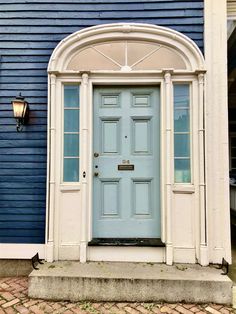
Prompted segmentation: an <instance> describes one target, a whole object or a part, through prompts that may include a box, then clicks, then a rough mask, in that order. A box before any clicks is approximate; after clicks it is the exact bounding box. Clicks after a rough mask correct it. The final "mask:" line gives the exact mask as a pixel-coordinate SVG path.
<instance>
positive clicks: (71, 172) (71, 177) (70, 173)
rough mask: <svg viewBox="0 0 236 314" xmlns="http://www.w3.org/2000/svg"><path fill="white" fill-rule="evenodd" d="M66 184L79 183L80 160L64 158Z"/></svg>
mask: <svg viewBox="0 0 236 314" xmlns="http://www.w3.org/2000/svg"><path fill="white" fill-rule="evenodd" d="M63 177H64V178H63V179H64V180H63V181H64V182H78V181H79V158H64V176H63Z"/></svg>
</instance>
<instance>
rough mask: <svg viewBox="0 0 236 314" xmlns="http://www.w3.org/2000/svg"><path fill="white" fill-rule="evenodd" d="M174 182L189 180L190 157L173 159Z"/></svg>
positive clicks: (186, 181) (187, 181) (188, 181)
mask: <svg viewBox="0 0 236 314" xmlns="http://www.w3.org/2000/svg"><path fill="white" fill-rule="evenodd" d="M175 182H176V183H190V182H191V174H190V159H175Z"/></svg>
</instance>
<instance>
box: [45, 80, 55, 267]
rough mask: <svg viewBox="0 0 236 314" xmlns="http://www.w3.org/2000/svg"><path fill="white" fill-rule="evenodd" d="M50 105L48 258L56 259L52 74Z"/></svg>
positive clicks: (49, 259) (53, 94) (53, 91)
mask: <svg viewBox="0 0 236 314" xmlns="http://www.w3.org/2000/svg"><path fill="white" fill-rule="evenodd" d="M49 78H50V91H49V95H48V96H49V105H48V140H49V143H48V156H49V157H48V162H49V165H48V178H47V180H48V182H47V188H48V190H49V191H48V192H47V198H48V199H47V218H46V228H47V233H46V234H47V239H46V240H47V244H46V260H47V261H48V262H53V260H54V214H55V151H56V108H55V106H56V76H55V75H54V74H51V75H50V76H49Z"/></svg>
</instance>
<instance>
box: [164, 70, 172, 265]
mask: <svg viewBox="0 0 236 314" xmlns="http://www.w3.org/2000/svg"><path fill="white" fill-rule="evenodd" d="M164 79H165V108H166V110H165V111H166V169H165V171H166V189H165V190H166V191H165V194H166V195H165V204H166V264H167V265H172V264H173V243H172V168H173V167H172V164H173V149H172V125H173V121H172V120H173V114H172V113H173V109H172V97H171V95H172V82H171V71H165V73H164Z"/></svg>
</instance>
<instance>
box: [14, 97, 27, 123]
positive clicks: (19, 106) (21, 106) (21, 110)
mask: <svg viewBox="0 0 236 314" xmlns="http://www.w3.org/2000/svg"><path fill="white" fill-rule="evenodd" d="M13 111H14V117H15V118H18V119H20V118H24V115H25V111H26V104H25V102H20V101H19V102H17V101H14V102H13Z"/></svg>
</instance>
